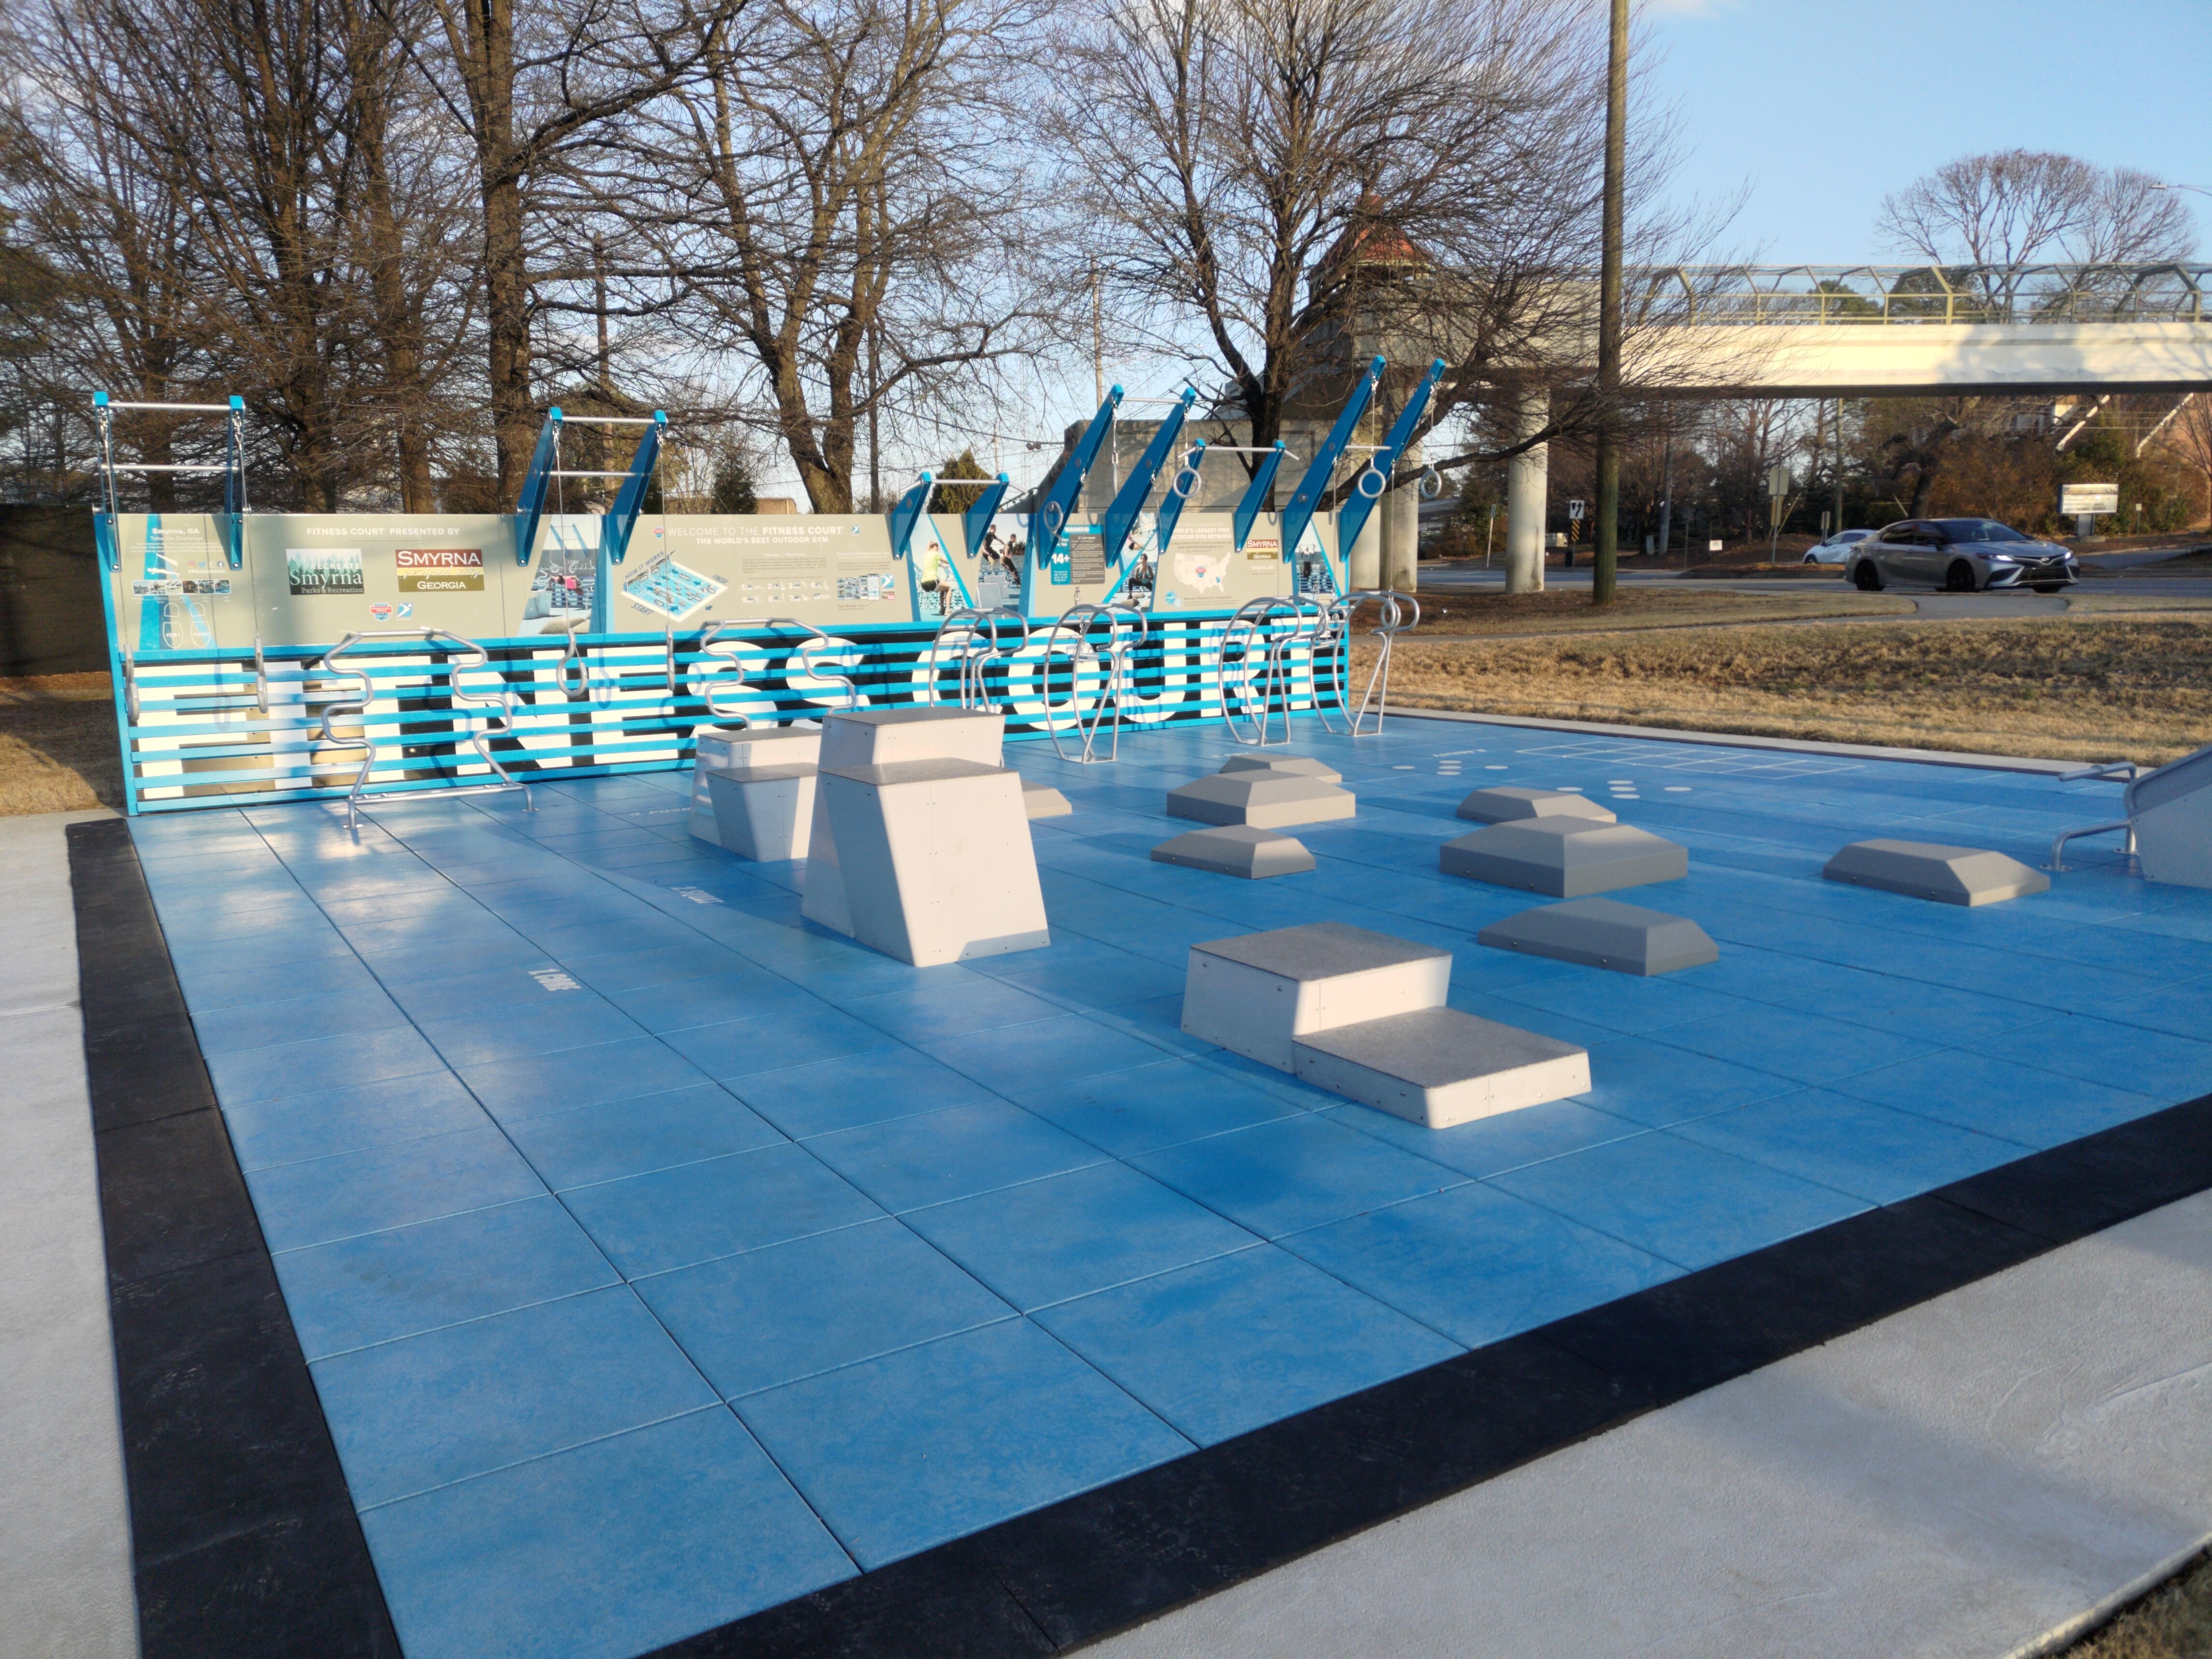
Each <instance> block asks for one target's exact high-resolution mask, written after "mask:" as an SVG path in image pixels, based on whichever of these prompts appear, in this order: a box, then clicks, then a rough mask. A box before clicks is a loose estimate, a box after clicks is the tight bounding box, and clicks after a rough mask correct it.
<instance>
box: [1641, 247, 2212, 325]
mask: <svg viewBox="0 0 2212 1659" xmlns="http://www.w3.org/2000/svg"><path fill="white" fill-rule="evenodd" d="M1629 281H1630V283H1631V284H1632V286H1633V287H1634V289H1635V291H1636V292H1638V293H1639V294H1640V295H1641V296H1642V299H1641V306H1642V308H1643V309H1644V311H1646V312H1649V313H1652V315H1651V320H1653V321H1664V320H1667V319H1668V313H1670V312H1672V313H1676V314H1677V318H1678V319H1679V320H1680V321H1683V322H1686V323H1692V324H1697V325H1711V326H1721V325H1803V324H1811V325H1826V324H1847V325H1848V324H1869V323H1871V324H1891V325H1909V324H1919V323H1933V322H1942V323H2012V324H2021V323H2082V322H2091V323H2111V322H2132V321H2143V320H2154V321H2168V322H2192V323H2196V322H2203V321H2206V320H2208V319H2207V316H2206V303H2205V293H2206V289H2207V288H2208V286H2212V263H2207V262H2203V261H2197V260H2181V261H2176V260H2159V261H2153V262H2148V263H2138V264H2059V263H2036V264H2020V265H2002V264H1917V265H1903V264H1900V265H1655V266H1648V267H1645V268H1644V269H1643V270H1639V271H1636V272H1632V273H1631V275H1630V277H1629Z"/></svg>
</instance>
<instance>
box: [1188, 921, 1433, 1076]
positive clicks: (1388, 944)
mask: <svg viewBox="0 0 2212 1659" xmlns="http://www.w3.org/2000/svg"><path fill="white" fill-rule="evenodd" d="M1450 984H1451V952H1450V951H1439V950H1437V948H1436V947H1435V946H1434V945H1415V944H1413V943H1412V942H1411V941H1409V940H1407V939H1393V938H1392V937H1391V936H1390V935H1389V934H1388V933H1370V932H1369V931H1368V930H1367V929H1366V928H1364V927H1347V926H1346V924H1344V923H1343V922H1340V921H1316V922H1310V923H1308V924H1307V925H1306V926H1304V927H1281V928H1277V929H1275V930H1274V931H1273V932H1272V933H1246V934H1243V935H1242V936H1240V937H1238V938H1236V939H1213V940H1211V941H1209V942H1207V943H1206V944H1204V945H1192V946H1191V947H1190V966H1189V969H1188V973H1187V975H1186V976H1185V980H1184V985H1183V997H1182V1029H1183V1030H1186V1031H1188V1033H1189V1034H1190V1035H1191V1036H1194V1037H1202V1038H1204V1039H1205V1040H1206V1042H1213V1043H1218V1044H1219V1045H1220V1046H1221V1047H1222V1048H1226V1049H1229V1050H1230V1051H1231V1053H1234V1054H1243V1056H1244V1057H1245V1058H1246V1059H1247V1060H1258V1061H1259V1062H1260V1063H1261V1065H1262V1066H1273V1067H1274V1068H1275V1069H1276V1070H1277V1071H1279V1072H1288V1071H1291V1070H1293V1069H1294V1067H1293V1064H1292V1058H1291V1041H1292V1039H1293V1038H1296V1037H1299V1036H1304V1035H1305V1034H1307V1033H1308V1032H1310V1031H1323V1030H1328V1029H1329V1028H1330V1027H1331V1026H1334V1025H1349V1024H1354V1023H1356V1022H1358V1021H1359V1020H1363V1019H1375V1018H1380V1017H1381V1016H1383V1015H1384V1014H1400V1013H1406V1012H1410V1011H1411V1010H1413V1009H1416V1008H1437V1007H1442V1006H1443V1000H1444V993H1445V992H1446V991H1447V990H1448V989H1449V987H1450Z"/></svg>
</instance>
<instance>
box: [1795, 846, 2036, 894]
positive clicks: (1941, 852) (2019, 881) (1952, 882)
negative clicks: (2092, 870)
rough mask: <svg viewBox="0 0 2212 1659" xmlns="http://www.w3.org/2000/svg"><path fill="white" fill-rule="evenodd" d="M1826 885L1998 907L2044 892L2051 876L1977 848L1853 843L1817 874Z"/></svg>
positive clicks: (2000, 855) (2018, 861)
mask: <svg viewBox="0 0 2212 1659" xmlns="http://www.w3.org/2000/svg"><path fill="white" fill-rule="evenodd" d="M1820 873H1821V874H1822V875H1824V876H1826V878H1828V879H1829V880H1830V881H1847V882H1849V883H1850V884H1852V885H1853V886H1855V887H1878V888H1880V889H1881V890H1882V891H1883V892H1885V893H1902V894H1904V895H1905V896H1906V897H1907V898H1918V899H1933V900H1935V901H1936V902H1937V903H1938V904H1966V905H1974V904H1997V903H2001V902H2003V901H2004V900H2006V899H2012V898H2020V897H2022V896H2025V895H2027V894H2029V893H2047V892H2049V891H2050V890H2051V878H2050V877H2048V876H2046V875H2045V874H2043V873H2042V872H2040V871H2038V870H2031V869H2029V868H2028V867H2027V866H2026V865H2024V864H2022V863H2021V861H2020V860H2018V859H2010V858H2007V857H2006V856H2005V855H2004V854H2002V853H1992V852H1989V851H1987V850H1986V849H1984V848H1978V847H1940V846H1938V845H1936V843H1935V842H1926V841H1855V842H1852V843H1851V844H1850V846H1849V847H1846V848H1844V850H1843V851H1842V852H1840V853H1838V854H1836V855H1835V857H1833V858H1832V859H1830V860H1828V863H1827V867H1826V869H1824V870H1822V871H1821V872H1820Z"/></svg>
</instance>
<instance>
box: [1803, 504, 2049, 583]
mask: <svg viewBox="0 0 2212 1659" xmlns="http://www.w3.org/2000/svg"><path fill="white" fill-rule="evenodd" d="M2076 574H2077V572H2076V570H2075V563H2074V556H2073V554H2071V553H2069V551H2067V550H2066V549H2064V548H2063V547H2060V546H2058V545H2057V544H2055V543H2051V542H2039V541H2037V540H2035V539H2034V538H2033V537H2030V536H2023V535H2021V533H2020V532H2019V531H2017V530H2015V529H2014V528H2012V526H2009V525H2002V524H1999V523H1998V522H1997V521H1996V520H1994V519H1906V520H1903V521H1902V522H1900V523H1898V524H1893V525H1890V526H1887V527H1886V528H1885V529H1884V530H1883V531H1882V532H1881V534H1880V535H1877V536H1869V537H1868V538H1867V539H1866V540H1864V541H1863V542H1861V543H1859V544H1858V545H1857V546H1856V547H1854V548H1852V549H1851V550H1850V555H1849V556H1848V558H1847V559H1846V561H1845V562H1844V578H1845V580H1849V581H1850V583H1852V585H1853V586H1857V587H1859V588H1861V589H1863V591H1865V592H1869V593H1874V592H1880V591H1881V589H1883V588H1885V587H1891V586H1928V587H1939V588H1941V589H1942V590H1943V591H1944V592H1947V593H1973V592H1980V591H1982V590H1983V589H1985V588H1987V589H2000V588H2021V587H2032V588H2033V589H2034V590H2035V591H2036V592H2039V593H2056V592H2057V591H2058V590H2059V589H2060V588H2062V587H2064V586H2067V585H2068V584H2069V583H2070V582H2072V581H2073V580H2075V575H2076Z"/></svg>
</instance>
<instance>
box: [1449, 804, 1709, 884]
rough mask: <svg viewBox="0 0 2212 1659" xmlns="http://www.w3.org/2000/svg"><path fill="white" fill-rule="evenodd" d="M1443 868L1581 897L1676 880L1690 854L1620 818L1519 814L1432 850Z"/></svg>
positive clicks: (1685, 870) (1479, 878)
mask: <svg viewBox="0 0 2212 1659" xmlns="http://www.w3.org/2000/svg"><path fill="white" fill-rule="evenodd" d="M1437 865H1438V866H1439V867H1441V868H1442V869H1443V872H1445V873H1446V874H1447V875H1454V876H1472V877H1473V878H1474V879H1475V880H1477V881H1487V882H1492V883H1494V884H1496V885H1498V886H1500V887H1519V888H1522V889H1523V890H1527V891H1528V892H1531V893H1548V894H1549V895H1550V896H1552V897H1553V898H1581V897H1583V896H1585V895H1587V894H1590V893H1609V892H1611V891H1613V889H1615V888H1617V887H1641V886H1643V885H1644V884H1645V883H1646V882H1653V881H1680V879H1681V878H1683V877H1685V876H1686V875H1688V874H1689V873H1690V855H1689V854H1688V853H1687V852H1686V851H1684V850H1683V849H1682V848H1680V847H1678V846H1676V845H1675V844H1674V842H1671V841H1665V840H1662V839H1661V838H1660V837H1659V836H1655V835H1651V834H1650V833H1649V832H1647V831H1645V830H1642V829H1632V828H1631V827H1630V826H1629V825H1627V824H1626V823H1590V822H1589V820H1587V819H1584V818H1523V819H1522V820H1521V821H1520V822H1519V823H1493V824H1492V825H1491V826H1490V828H1489V829H1478V830H1476V831H1475V832H1474V834H1473V835H1471V836H1461V837H1460V838H1459V839H1458V840H1457V841H1448V842H1445V843H1444V844H1443V846H1442V847H1441V848H1438V849H1437Z"/></svg>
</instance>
